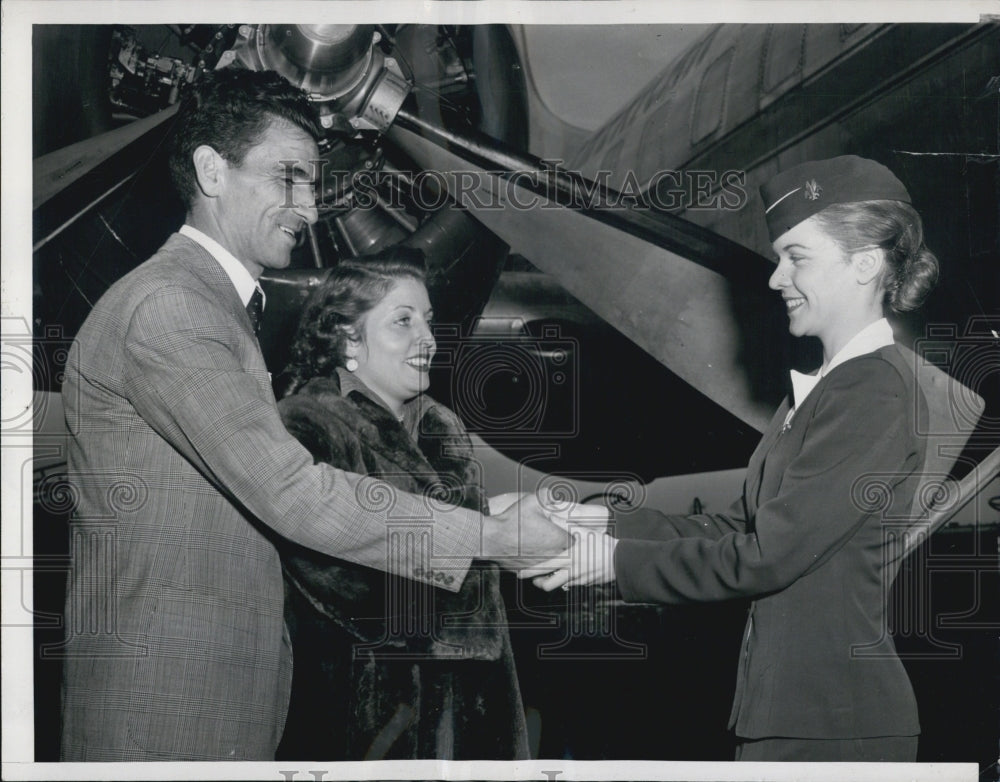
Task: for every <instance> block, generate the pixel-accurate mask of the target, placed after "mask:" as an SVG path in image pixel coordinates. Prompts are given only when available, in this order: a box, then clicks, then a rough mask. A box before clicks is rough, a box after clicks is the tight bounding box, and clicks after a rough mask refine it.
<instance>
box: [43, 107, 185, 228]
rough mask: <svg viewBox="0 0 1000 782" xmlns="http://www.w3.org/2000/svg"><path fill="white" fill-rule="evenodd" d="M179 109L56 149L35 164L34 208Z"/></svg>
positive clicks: (159, 112)
mask: <svg viewBox="0 0 1000 782" xmlns="http://www.w3.org/2000/svg"><path fill="white" fill-rule="evenodd" d="M176 112H177V104H174V105H173V106H168V107H167V108H165V109H163V110H162V111H158V112H157V113H156V114H152V115H150V116H148V117H144V118H143V119H138V120H135V121H134V122H130V123H129V124H128V125H124V126H123V127H120V128H115V129H114V130H109V131H107V132H106V133H102V134H100V135H99V136H94V137H93V138H88V139H84V140H83V141H78V142H77V143H76V144H70V145H69V146H68V147H63V148H62V149H57V150H55V151H54V152H50V153H49V154H47V155H43V156H42V157H40V158H36V159H35V160H34V162H33V164H32V168H33V172H32V178H33V180H34V187H33V190H32V208H33V209H37V208H38V207H39V206H41V205H42V204H44V203H45V202H46V201H48V200H49V199H50V198H52V197H53V196H55V195H57V194H58V193H60V192H62V190H64V189H65V188H66V187H68V186H69V185H71V184H73V183H74V182H76V181H77V180H78V179H80V177H82V176H83V175H84V174H86V173H88V172H90V171H93V170H94V169H95V168H96V167H97V166H99V165H100V164H101V163H103V162H104V161H105V160H108V159H109V158H110V157H112V156H113V155H114V154H115V153H117V152H120V151H121V150H122V149H123V148H124V147H126V146H128V145H129V144H131V143H132V142H133V141H136V140H138V139H139V138H141V137H142V136H144V135H146V133H148V132H149V131H151V130H153V129H154V128H156V127H158V126H159V125H160V124H162V123H163V122H164V121H166V120H167V119H169V118H170V117H172V116H173V115H174V114H175V113H176Z"/></svg>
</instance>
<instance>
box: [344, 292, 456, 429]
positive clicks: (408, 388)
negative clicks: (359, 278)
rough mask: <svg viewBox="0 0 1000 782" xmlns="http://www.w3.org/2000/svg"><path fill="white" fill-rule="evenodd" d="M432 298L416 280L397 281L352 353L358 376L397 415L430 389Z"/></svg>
mask: <svg viewBox="0 0 1000 782" xmlns="http://www.w3.org/2000/svg"><path fill="white" fill-rule="evenodd" d="M432 318H433V312H432V310H431V303H430V298H429V297H428V295H427V288H426V287H425V286H424V285H423V283H421V282H418V281H417V280H415V279H411V278H408V277H404V278H401V279H399V280H398V281H397V282H396V283H395V285H393V287H392V288H391V289H390V290H389V292H388V293H387V294H386V295H385V297H384V298H383V299H382V300H381V301H380V302H379V303H378V304H376V305H375V306H374V307H373V308H372V309H371V310H370V311H369V312H368V314H367V315H365V317H364V322H363V324H362V328H361V332H362V339H361V341H360V344H358V343H355V346H354V348H352V349H351V350H349V353H350V352H353V354H354V358H356V359H357V362H358V368H357V369H356V370H355V374H356V375H357V377H358V378H359V379H360V380H361V381H362V382H364V384H365V385H367V386H368V387H369V388H370V389H371V390H372V391H374V392H375V393H376V394H378V395H379V397H380V398H381V399H382V400H383V401H384V402H385V403H386V404H387V405H388V406H389V408H390V409H391V410H392V411H393V412H394V413H396V414H397V415H398V414H399V413H400V412H401V409H402V406H403V403H404V402H405V401H406V400H408V399H412V398H413V397H415V396H417V395H418V394H420V393H422V392H423V391H426V390H427V386H428V385H429V384H430V376H429V372H430V368H431V359H432V358H433V357H434V351H435V350H436V349H437V346H436V344H435V342H434V336H433V334H431V321H432Z"/></svg>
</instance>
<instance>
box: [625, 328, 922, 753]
mask: <svg viewBox="0 0 1000 782" xmlns="http://www.w3.org/2000/svg"><path fill="white" fill-rule="evenodd" d="M917 405H926V402H925V401H924V398H923V394H922V393H921V392H920V390H919V388H918V387H917V386H916V383H915V381H914V378H913V375H912V370H911V369H910V368H909V365H908V364H907V363H906V362H905V360H904V358H903V357H902V355H901V354H900V353H899V350H898V348H897V347H896V346H895V345H890V346H887V347H883V348H880V349H878V350H876V351H874V352H872V353H868V354H865V355H863V356H859V357H856V358H853V359H850V360H848V361H846V362H844V363H843V364H840V365H839V366H836V367H835V368H834V369H833V370H832V371H830V372H829V374H828V375H827V376H826V377H824V378H823V379H822V380H820V381H819V383H818V384H817V385H816V387H815V388H814V389H813V390H812V392H811V393H810V394H809V395H808V396H807V397H806V399H805V401H804V402H803V404H802V405H801V407H800V408H799V409H798V410H797V411H796V413H795V415H794V417H793V418H792V421H791V424H790V427H788V428H787V430H785V431H783V423H784V421H785V416H786V414H787V413H788V410H789V402H788V400H786V401H785V402H784V403H783V404H782V406H781V408H780V409H779V410H778V412H777V414H776V415H775V417H774V419H773V420H772V422H771V424H770V426H769V427H768V429H767V431H766V432H765V434H764V437H763V439H762V440H761V442H760V445H759V446H758V447H757V450H756V451H755V452H754V454H753V456H752V458H751V459H750V464H749V466H748V468H747V475H746V481H745V484H744V490H743V497H742V500H740V501H738V502H737V503H736V504H735V505H734V506H733V507H732V508H731V509H730V511H729V513H727V514H702V515H696V516H689V517H683V516H665V515H663V514H658V513H655V512H652V511H646V510H640V511H637V512H634V513H629V514H622V513H616V527H617V529H616V534H617V536H618V537H619V538H623V539H622V540H620V542H619V543H618V545H617V548H616V551H615V572H616V574H617V580H618V585H619V589H620V590H621V592H622V594H623V596H624V597H625V599H626V600H628V601H650V602H660V603H684V602H695V601H710V600H725V599H730V598H753V603H752V605H751V608H750V612H749V618H748V621H747V627H746V632H745V635H744V639H743V646H742V649H741V651H740V658H741V659H740V663H739V669H738V674H737V685H736V698H735V702H734V704H733V710H732V714H731V717H730V727H731V728H735V732H736V734H737V735H738V736H741V737H744V738H751V739H752V738H763V737H775V736H784V737H800V738H829V739H841V738H857V737H873V736H912V735H916V734H917V733H919V724H918V721H917V709H916V702H915V699H914V696H913V690H912V688H911V686H910V682H909V679H908V678H907V675H906V672H905V670H904V669H903V665H902V663H901V662H900V661H899V658H898V657H897V656H896V653H895V648H894V645H893V641H892V637H891V636H890V634H889V631H888V628H887V622H886V613H885V612H886V598H887V594H888V590H889V587H890V585H891V583H892V581H893V578H894V577H895V575H896V572H897V570H898V567H899V562H898V560H896V559H895V558H894V557H893V556H891V554H890V547H889V545H888V543H887V541H888V540H889V539H890V538H891V533H892V530H893V526H894V523H895V524H896V525H898V524H900V523H901V522H905V520H906V519H907V518H908V514H909V512H910V505H911V502H912V500H913V494H914V490H915V486H916V483H917V481H918V478H919V474H918V472H919V468H920V466H921V465H922V464H923V460H924V450H925V443H924V442H923V440H922V439H921V438H920V437H918V435H917V432H916V426H915V421H916V420H919V419H918V418H917V415H918V408H917ZM896 528H897V529H898V526H897V527H896Z"/></svg>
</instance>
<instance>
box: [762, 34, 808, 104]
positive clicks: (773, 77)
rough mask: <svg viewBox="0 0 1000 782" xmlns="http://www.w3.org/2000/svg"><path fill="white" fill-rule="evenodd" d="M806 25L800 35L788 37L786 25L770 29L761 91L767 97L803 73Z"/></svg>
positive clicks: (765, 44)
mask: <svg viewBox="0 0 1000 782" xmlns="http://www.w3.org/2000/svg"><path fill="white" fill-rule="evenodd" d="M805 41H806V25H802V26H801V32H800V34H799V35H788V34H787V31H786V28H785V27H784V25H772V26H771V27H770V28H768V31H767V38H766V39H765V43H764V73H763V76H762V78H761V90H762V92H763V93H764V94H765V95H767V94H769V93H771V92H773V91H774V90H776V89H777V88H778V87H780V86H783V85H784V84H785V83H786V82H787V81H788V80H789V79H793V78H795V77H796V76H798V75H800V74H801V73H802V63H803V61H804V60H805V48H806V46H805Z"/></svg>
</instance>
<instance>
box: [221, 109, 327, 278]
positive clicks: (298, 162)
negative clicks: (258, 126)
mask: <svg viewBox="0 0 1000 782" xmlns="http://www.w3.org/2000/svg"><path fill="white" fill-rule="evenodd" d="M318 159H319V148H318V147H317V146H316V142H315V141H313V139H312V137H311V136H310V135H309V134H308V133H306V132H305V131H304V130H302V129H301V128H299V127H298V126H296V125H293V124H292V123H290V122H287V121H286V120H283V119H280V118H275V119H274V120H273V121H272V122H271V124H270V125H269V126H268V128H267V130H265V131H264V133H263V135H262V136H261V138H260V141H259V143H258V144H257V145H256V146H254V147H251V149H250V151H249V152H248V153H247V155H246V158H245V159H244V161H243V163H242V165H239V166H236V165H232V164H230V163H226V164H225V186H224V187H223V188H222V190H221V192H220V194H219V200H218V203H217V204H216V207H217V208H216V220H217V222H218V230H219V232H220V233H221V235H222V238H223V242H222V243H223V246H224V247H225V248H226V249H227V250H229V251H230V252H231V253H232V254H233V255H234V256H236V258H237V259H238V260H239V261H240V262H241V263H243V265H244V266H246V267H247V270H248V271H249V272H250V274H251V275H253V277H254V279H256V278H257V277H258V276H259V275H260V273H261V272H262V271H263V270H264V269H283V268H285V267H286V266H288V263H289V261H290V260H291V253H292V249H293V248H294V247H295V245H296V244H297V243H298V241H299V237H300V236H301V233H302V231H303V230H305V228H306V226H307V225H311V224H312V223H315V222H316V218H317V212H316V196H315V190H314V184H315V181H314V180H315V169H316V163H315V162H314V161H317V160H318Z"/></svg>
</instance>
